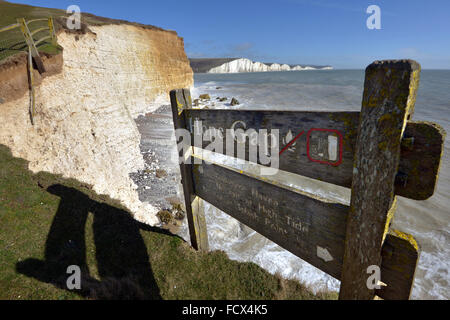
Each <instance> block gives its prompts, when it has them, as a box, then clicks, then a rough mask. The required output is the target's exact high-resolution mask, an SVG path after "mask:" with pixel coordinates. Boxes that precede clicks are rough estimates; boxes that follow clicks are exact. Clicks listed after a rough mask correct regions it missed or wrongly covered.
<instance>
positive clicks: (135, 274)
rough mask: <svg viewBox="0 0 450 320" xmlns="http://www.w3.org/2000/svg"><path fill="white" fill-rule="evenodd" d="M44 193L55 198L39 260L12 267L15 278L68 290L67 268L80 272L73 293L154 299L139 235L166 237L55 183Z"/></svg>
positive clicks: (154, 287) (154, 289)
mask: <svg viewBox="0 0 450 320" xmlns="http://www.w3.org/2000/svg"><path fill="white" fill-rule="evenodd" d="M47 191H48V192H50V193H52V194H54V195H57V196H59V197H60V198H61V201H60V204H59V207H58V211H57V213H56V215H55V217H54V219H53V222H52V225H51V228H50V232H49V234H48V237H47V241H46V247H45V260H44V261H41V260H38V259H33V258H30V259H27V260H25V261H21V262H18V263H17V264H16V269H17V271H18V272H19V273H22V274H24V275H27V276H29V277H33V278H36V279H38V280H40V281H43V282H46V283H51V284H53V285H55V286H57V287H59V288H62V289H66V290H69V289H68V287H67V279H68V278H69V277H70V276H71V274H70V273H67V268H68V267H69V266H72V265H75V266H78V267H79V268H80V270H81V289H80V290H75V292H77V293H78V294H80V295H81V296H83V297H86V298H93V299H114V300H119V299H120V300H122V299H143V300H150V299H151V300H160V299H161V296H160V293H159V288H158V286H157V283H156V281H155V279H154V277H153V273H152V269H151V266H150V262H149V256H148V253H147V247H146V245H145V243H144V240H143V239H142V236H141V234H140V230H151V231H156V232H161V233H166V232H165V231H163V230H159V229H156V228H152V227H149V226H147V225H145V224H142V223H139V222H138V221H136V220H134V219H133V218H132V217H131V215H130V214H129V213H128V212H126V211H124V210H120V209H118V208H115V207H112V206H109V205H107V204H104V203H100V202H97V201H94V200H92V199H90V198H89V197H88V196H87V195H86V194H84V193H82V192H80V191H78V190H76V189H73V188H69V187H66V186H63V185H60V184H57V185H53V186H50V187H49V188H48V189H47ZM89 213H92V214H93V218H94V222H93V231H94V243H95V257H96V260H97V269H98V275H99V276H100V279H101V280H100V281H99V280H96V279H94V278H93V277H91V276H90V271H89V267H88V264H87V261H86V241H85V239H86V222H87V218H88V215H89Z"/></svg>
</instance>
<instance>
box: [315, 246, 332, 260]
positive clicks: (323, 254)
mask: <svg viewBox="0 0 450 320" xmlns="http://www.w3.org/2000/svg"><path fill="white" fill-rule="evenodd" d="M317 256H318V257H319V258H320V259H322V260H323V261H325V262H330V261H332V260H333V257H332V256H331V254H330V252H328V250H327V249H326V248H322V247H319V246H317Z"/></svg>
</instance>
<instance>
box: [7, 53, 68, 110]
mask: <svg viewBox="0 0 450 320" xmlns="http://www.w3.org/2000/svg"><path fill="white" fill-rule="evenodd" d="M40 56H41V59H42V62H43V63H44V67H45V71H46V72H44V73H43V74H40V73H39V72H38V71H37V70H36V69H34V71H33V78H34V80H33V83H34V85H35V86H39V85H40V84H41V83H42V80H43V79H44V78H46V77H50V76H53V75H55V74H58V73H60V72H61V71H62V68H63V54H62V52H61V53H59V54H57V55H50V54H47V53H41V55H40ZM28 68H29V66H28V57H27V55H26V54H25V53H23V54H19V55H15V56H12V57H10V58H8V59H6V61H4V62H3V63H2V64H1V65H0V103H5V102H8V101H14V100H16V99H19V98H20V97H22V96H24V95H25V94H26V93H28V91H29V89H30V85H29V83H30V82H29V81H30V79H29V73H28ZM0 111H1V106H0Z"/></svg>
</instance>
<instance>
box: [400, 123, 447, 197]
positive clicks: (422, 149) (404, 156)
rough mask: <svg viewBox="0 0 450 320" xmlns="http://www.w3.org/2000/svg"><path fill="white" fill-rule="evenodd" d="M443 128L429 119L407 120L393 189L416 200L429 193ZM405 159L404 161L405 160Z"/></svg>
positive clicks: (436, 172)
mask: <svg viewBox="0 0 450 320" xmlns="http://www.w3.org/2000/svg"><path fill="white" fill-rule="evenodd" d="M445 135H446V133H445V131H444V129H442V128H441V127H440V126H439V125H437V124H435V123H432V122H408V124H407V125H406V129H405V133H404V134H403V141H402V146H401V154H400V165H399V169H398V172H399V175H398V178H397V179H396V181H395V182H396V184H395V193H396V194H397V195H399V196H403V197H406V198H411V199H416V200H426V199H428V198H429V197H431V196H432V195H433V193H434V190H435V188H436V185H437V181H438V176H439V168H440V164H441V158H442V155H443V153H444V141H445ZM405 160H407V161H405Z"/></svg>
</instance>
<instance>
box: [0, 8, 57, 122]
mask: <svg viewBox="0 0 450 320" xmlns="http://www.w3.org/2000/svg"><path fill="white" fill-rule="evenodd" d="M42 22H45V25H44V26H42ZM39 23H41V26H40V25H36V24H39ZM18 30H20V33H19V32H18ZM43 33H44V34H45V35H43ZM5 34H6V35H9V37H8V36H5V37H3V35H5ZM0 35H1V38H0V60H2V59H4V58H7V57H9V56H12V55H14V54H17V53H20V52H26V53H28V72H29V79H30V118H31V122H32V123H33V118H34V114H35V111H36V110H35V92H34V79H33V63H32V62H33V61H34V65H35V66H36V68H37V70H38V71H39V73H40V74H42V73H44V72H45V67H44V63H43V62H42V59H41V57H40V56H39V51H38V47H39V46H40V45H42V44H44V43H46V42H48V41H50V43H51V44H52V45H53V46H56V45H57V39H56V32H55V27H54V23H53V18H51V17H50V18H44V19H33V20H29V21H26V20H25V19H24V18H20V19H17V23H15V24H12V25H9V26H6V27H4V28H1V29H0ZM39 35H40V36H39Z"/></svg>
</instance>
